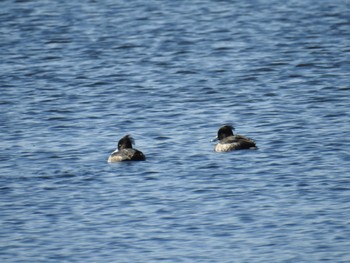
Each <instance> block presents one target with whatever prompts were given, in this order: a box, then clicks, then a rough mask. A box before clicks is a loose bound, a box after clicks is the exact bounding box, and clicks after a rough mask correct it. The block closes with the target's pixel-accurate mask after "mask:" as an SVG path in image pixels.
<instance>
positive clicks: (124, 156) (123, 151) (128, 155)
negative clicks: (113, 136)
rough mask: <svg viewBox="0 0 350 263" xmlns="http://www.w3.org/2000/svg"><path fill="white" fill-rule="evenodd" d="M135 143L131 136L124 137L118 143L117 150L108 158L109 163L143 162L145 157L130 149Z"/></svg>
mask: <svg viewBox="0 0 350 263" xmlns="http://www.w3.org/2000/svg"><path fill="white" fill-rule="evenodd" d="M133 144H135V141H134V139H133V137H131V135H129V134H128V135H125V136H124V137H123V138H121V139H120V140H119V142H118V148H117V149H116V150H115V151H114V152H112V153H111V155H110V156H109V157H108V162H109V163H115V162H124V161H144V160H146V156H145V155H144V154H143V153H142V152H141V151H139V150H137V149H134V148H132V145H133Z"/></svg>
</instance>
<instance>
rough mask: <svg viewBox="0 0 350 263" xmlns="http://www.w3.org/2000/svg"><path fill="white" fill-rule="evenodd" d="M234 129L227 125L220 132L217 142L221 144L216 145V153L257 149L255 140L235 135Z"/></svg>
mask: <svg viewBox="0 0 350 263" xmlns="http://www.w3.org/2000/svg"><path fill="white" fill-rule="evenodd" d="M233 130H234V127H233V126H230V125H225V126H223V127H221V128H220V129H219V131H218V136H217V137H216V140H219V142H218V143H217V144H216V145H215V151H216V152H229V151H234V150H246V149H257V147H256V143H255V141H254V140H252V139H250V138H248V137H245V136H243V135H238V134H236V135H235V134H233Z"/></svg>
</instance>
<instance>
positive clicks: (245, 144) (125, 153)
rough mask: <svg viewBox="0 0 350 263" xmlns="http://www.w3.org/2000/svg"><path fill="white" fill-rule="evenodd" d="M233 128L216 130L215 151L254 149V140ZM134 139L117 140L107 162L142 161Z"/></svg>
mask: <svg viewBox="0 0 350 263" xmlns="http://www.w3.org/2000/svg"><path fill="white" fill-rule="evenodd" d="M234 129H235V128H234V127H233V126H231V125H225V126H222V127H221V128H220V129H219V130H218V135H217V137H216V138H215V139H214V140H213V141H216V140H219V143H218V144H216V145H215V151H216V152H229V151H233V150H244V149H256V148H257V147H256V144H255V142H254V141H253V140H252V139H250V138H247V137H245V136H242V135H238V134H236V135H234V134H233V130H234ZM133 144H134V139H133V138H132V137H131V136H130V135H125V136H124V137H123V138H121V139H120V140H119V142H118V149H117V150H115V151H114V152H112V153H111V155H110V156H109V158H108V162H109V163H114V162H122V161H144V160H146V156H145V155H144V154H143V153H142V152H141V151H139V150H137V149H134V148H132V145H133Z"/></svg>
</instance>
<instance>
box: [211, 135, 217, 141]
mask: <svg viewBox="0 0 350 263" xmlns="http://www.w3.org/2000/svg"><path fill="white" fill-rule="evenodd" d="M218 140H219V138H218V136H216V137H215V138H213V139H211V140H210V141H211V142H216V141H218Z"/></svg>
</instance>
